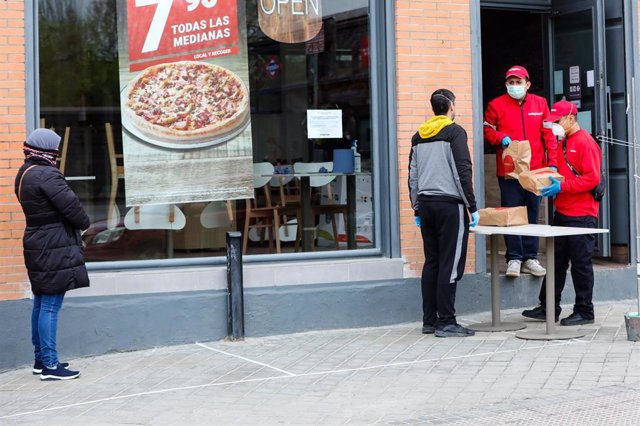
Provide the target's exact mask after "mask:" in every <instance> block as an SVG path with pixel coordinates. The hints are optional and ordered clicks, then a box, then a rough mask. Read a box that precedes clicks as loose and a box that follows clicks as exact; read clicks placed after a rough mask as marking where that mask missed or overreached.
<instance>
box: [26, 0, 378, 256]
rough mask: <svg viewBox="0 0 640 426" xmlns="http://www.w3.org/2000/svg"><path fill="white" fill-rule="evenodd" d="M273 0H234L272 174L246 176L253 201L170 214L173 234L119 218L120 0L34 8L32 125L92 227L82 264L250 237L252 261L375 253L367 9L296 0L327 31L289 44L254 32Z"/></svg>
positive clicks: (257, 127) (212, 251)
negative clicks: (180, 217)
mask: <svg viewBox="0 0 640 426" xmlns="http://www.w3.org/2000/svg"><path fill="white" fill-rule="evenodd" d="M176 1H177V0H176ZM272 3H273V2H272V0H249V1H247V2H246V4H245V2H238V13H239V14H240V15H241V16H240V17H241V18H242V15H244V16H246V32H247V43H248V59H249V80H250V81H249V86H250V107H251V130H252V147H253V161H254V164H257V163H262V162H268V163H270V164H271V165H273V167H274V168H273V171H268V170H269V169H268V168H267V169H266V170H267V171H263V170H261V169H259V168H258V167H257V166H256V167H255V168H254V178H255V181H256V184H258V183H261V182H258V181H260V180H262V181H265V180H266V181H267V183H266V185H264V186H262V187H259V188H256V191H255V194H256V196H255V199H254V200H250V201H248V202H247V201H245V200H235V201H228V202H201V203H189V204H179V205H176V206H173V207H172V208H177V209H179V210H180V211H181V212H182V213H183V214H184V217H185V219H186V221H185V226H184V227H183V228H182V229H180V230H171V231H167V230H161V229H143V230H132V229H128V228H127V227H126V226H125V223H124V218H125V216H126V215H127V214H134V213H133V212H135V208H134V207H127V206H126V205H125V180H124V175H123V172H122V171H123V169H124V168H125V167H126V164H124V163H123V158H122V133H121V131H122V127H121V124H120V123H121V121H120V120H121V116H120V93H119V80H118V79H119V70H118V34H117V27H118V13H117V8H118V7H122V6H123V5H124V4H125V1H124V0H87V1H78V0H40V1H39V2H38V8H39V10H38V16H39V21H38V25H39V28H38V29H39V60H40V63H39V89H40V92H39V95H40V126H45V127H48V128H53V129H54V130H55V131H57V132H58V133H59V134H60V135H61V136H63V145H62V147H61V159H60V168H61V169H62V170H63V172H64V174H65V175H66V176H67V179H68V181H69V184H70V185H71V187H72V188H73V189H74V191H76V193H77V194H78V196H79V197H80V199H81V200H82V201H83V204H84V206H85V208H86V209H87V212H88V213H89V216H90V217H91V220H92V225H91V227H90V229H89V230H88V231H87V232H86V233H85V235H84V240H85V244H86V249H85V254H86V258H87V260H88V261H114V260H138V259H164V258H178V257H199V256H222V255H224V254H225V252H224V248H225V233H226V232H227V231H229V230H238V231H242V232H244V231H245V229H248V230H249V232H248V237H249V238H248V241H247V248H246V250H247V251H246V253H247V254H264V253H276V252H277V251H278V248H277V245H278V243H279V245H280V249H279V250H280V252H281V253H292V252H303V251H331V250H348V249H363V248H372V247H374V246H375V244H376V242H375V241H374V212H373V203H372V186H373V183H372V182H373V180H372V178H373V173H374V171H373V170H372V167H371V164H372V162H371V153H372V140H371V134H372V132H371V81H370V72H369V69H370V64H369V34H370V31H369V25H370V24H369V4H368V1H366V0H358V1H351V2H344V1H341V0H324V1H322V0H308V1H304V2H301V3H300V4H304V5H306V6H307V7H314V6H317V5H320V6H321V10H322V21H321V22H322V28H321V29H320V31H319V32H318V33H317V34H316V35H315V36H313V38H311V39H310V40H308V41H303V42H295V43H287V42H280V41H276V40H274V39H272V38H270V37H268V36H267V35H265V32H264V31H263V30H262V28H261V26H260V17H259V11H260V7H261V6H263V7H266V8H269V7H270V5H271V4H272ZM320 3H321V4H320ZM273 4H275V3H273ZM243 6H244V7H243ZM240 22H245V20H244V19H240ZM309 110H323V111H321V112H322V113H324V112H326V111H333V113H329V115H332V116H333V117H334V118H333V121H331V122H330V123H332V125H333V130H335V129H337V128H338V127H340V126H341V127H342V129H341V131H340V132H339V133H337V134H333V135H330V136H331V137H330V138H324V137H316V136H317V132H318V130H317V129H315V128H314V126H315V125H316V124H317V123H318V121H317V120H318V119H317V116H316V115H309V114H308V111H309ZM312 114H313V113H312ZM308 117H311V118H310V119H308ZM309 128H312V129H315V130H312V132H313V134H309V132H308V129H309ZM335 150H341V151H337V152H336V151H335ZM303 163H304V164H303ZM309 163H311V164H309ZM354 165H355V169H354V170H353V171H352V170H351V169H352V168H353V167H354ZM268 206H271V207H277V208H272V209H268ZM275 222H277V223H278V224H279V225H280V226H279V228H278V232H277V235H276V233H275V232H273V229H274V223H275ZM285 224H288V226H286V225H285ZM349 224H351V226H349ZM303 228H304V229H305V232H301V231H302V229H303Z"/></svg>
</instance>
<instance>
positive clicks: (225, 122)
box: [122, 61, 249, 144]
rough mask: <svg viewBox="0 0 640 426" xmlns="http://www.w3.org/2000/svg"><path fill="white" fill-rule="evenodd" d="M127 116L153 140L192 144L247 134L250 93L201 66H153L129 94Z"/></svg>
mask: <svg viewBox="0 0 640 426" xmlns="http://www.w3.org/2000/svg"><path fill="white" fill-rule="evenodd" d="M122 96H123V101H122V105H123V109H122V110H123V111H122V113H123V115H124V118H125V119H126V120H127V121H128V123H131V124H132V125H133V126H134V127H135V128H136V130H138V131H139V132H141V133H142V134H143V135H145V136H148V137H150V138H151V139H152V140H160V141H170V142H172V143H174V142H175V143H185V144H188V143H189V142H192V141H202V140H204V139H207V138H208V139H216V138H218V137H221V136H224V135H228V134H230V133H233V132H234V131H236V130H239V129H242V128H244V126H245V125H246V124H247V121H248V120H247V117H248V114H249V92H248V91H247V88H246V86H245V84H244V83H243V82H242V80H241V79H240V77H238V76H237V75H236V74H235V73H233V72H231V71H229V70H228V69H226V68H223V67H220V66H217V65H213V64H209V63H205V62H196V61H181V62H172V63H165V64H159V65H153V66H150V67H149V68H146V69H145V70H143V71H141V72H140V73H139V74H138V75H137V76H135V77H134V78H133V79H132V80H131V81H130V82H129V84H128V85H127V87H126V88H125V90H124V92H123V94H122Z"/></svg>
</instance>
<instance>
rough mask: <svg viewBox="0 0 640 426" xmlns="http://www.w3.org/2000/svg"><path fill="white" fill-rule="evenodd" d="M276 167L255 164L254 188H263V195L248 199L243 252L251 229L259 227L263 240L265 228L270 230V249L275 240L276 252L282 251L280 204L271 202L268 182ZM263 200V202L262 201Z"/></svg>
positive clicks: (244, 252) (266, 164) (269, 164)
mask: <svg viewBox="0 0 640 426" xmlns="http://www.w3.org/2000/svg"><path fill="white" fill-rule="evenodd" d="M273 172H274V169H273V164H271V163H266V162H265V163H255V164H254V165H253V189H254V192H255V190H258V189H260V188H262V192H263V194H264V195H263V196H262V197H260V196H258V194H257V193H256V196H255V198H253V200H246V211H245V219H244V233H243V236H242V237H243V241H242V253H243V254H246V252H247V245H248V242H249V229H250V228H257V229H260V230H261V234H260V235H261V237H260V239H261V241H264V236H265V230H267V229H268V230H269V232H268V234H269V235H268V238H269V250H272V249H273V242H274V241H275V246H276V253H280V233H279V228H280V214H281V212H280V205H274V204H272V202H271V191H270V190H269V188H268V185H267V184H268V183H269V181H270V180H271V177H272V176H271V175H273ZM261 200H262V203H261V202H260V201H261Z"/></svg>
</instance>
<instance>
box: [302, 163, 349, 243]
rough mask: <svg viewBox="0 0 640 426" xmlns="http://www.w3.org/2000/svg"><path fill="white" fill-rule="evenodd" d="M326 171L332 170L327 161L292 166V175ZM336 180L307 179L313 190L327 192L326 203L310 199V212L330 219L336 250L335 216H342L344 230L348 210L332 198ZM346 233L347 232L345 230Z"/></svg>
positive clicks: (330, 177) (321, 177) (320, 177)
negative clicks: (333, 183) (333, 184)
mask: <svg viewBox="0 0 640 426" xmlns="http://www.w3.org/2000/svg"><path fill="white" fill-rule="evenodd" d="M322 168H324V169H326V170H328V171H331V170H333V162H331V161H328V162H324V163H295V164H294V165H293V170H294V173H317V172H318V171H319V170H320V169H322ZM335 179H336V176H311V177H310V178H309V186H310V187H311V189H312V190H313V188H320V189H322V188H324V189H325V190H326V191H327V203H326V204H322V203H321V200H315V201H314V199H313V197H312V200H311V211H312V213H313V216H314V217H316V216H319V215H326V216H328V217H330V218H331V229H332V231H333V239H334V244H335V248H336V250H338V249H339V248H340V242H339V241H338V225H337V222H336V215H337V214H342V217H343V220H344V225H345V228H346V227H347V226H348V215H349V209H348V206H347V205H346V204H336V203H335V200H334V197H333V189H332V185H331V183H332V182H333V181H334V180H335ZM347 231H348V230H347Z"/></svg>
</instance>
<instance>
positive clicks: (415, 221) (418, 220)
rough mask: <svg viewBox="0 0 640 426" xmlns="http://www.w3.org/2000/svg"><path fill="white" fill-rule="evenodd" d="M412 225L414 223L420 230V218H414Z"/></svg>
mask: <svg viewBox="0 0 640 426" xmlns="http://www.w3.org/2000/svg"><path fill="white" fill-rule="evenodd" d="M413 223H415V224H416V226H417V227H418V228H421V227H422V226H421V225H422V222H421V221H420V216H414V217H413Z"/></svg>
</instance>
